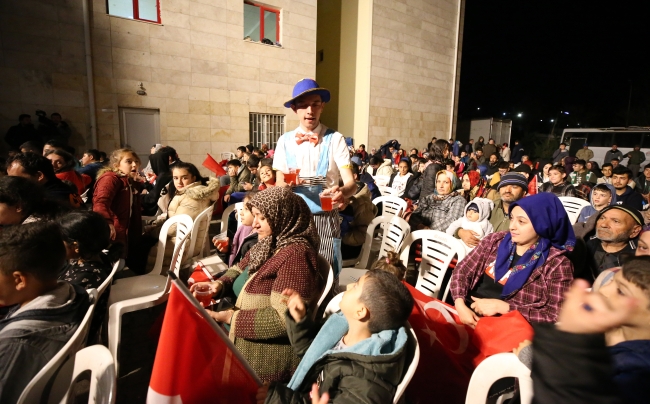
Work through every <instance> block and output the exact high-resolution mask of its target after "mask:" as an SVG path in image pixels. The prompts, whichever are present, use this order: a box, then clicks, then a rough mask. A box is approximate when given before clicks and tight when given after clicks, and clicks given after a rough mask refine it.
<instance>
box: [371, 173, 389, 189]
mask: <svg viewBox="0 0 650 404" xmlns="http://www.w3.org/2000/svg"><path fill="white" fill-rule="evenodd" d="M372 178H373V179H374V180H375V184H377V186H378V187H385V186H388V183H389V182H390V177H389V176H387V175H375V176H374V177H372Z"/></svg>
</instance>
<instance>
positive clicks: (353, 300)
mask: <svg viewBox="0 0 650 404" xmlns="http://www.w3.org/2000/svg"><path fill="white" fill-rule="evenodd" d="M283 295H285V296H288V302H287V306H288V310H287V313H286V316H285V320H286V323H287V331H288V335H289V339H290V340H291V345H292V346H293V348H294V350H295V352H296V353H297V354H298V355H299V356H302V360H301V361H300V364H299V365H298V368H297V369H296V372H295V373H294V375H293V377H292V378H291V381H290V382H289V384H288V385H285V384H279V383H276V384H272V385H270V386H268V385H265V386H262V387H260V389H259V391H258V393H257V400H258V403H260V402H262V401H263V402H265V403H293V402H301V403H302V402H309V400H310V392H311V390H312V384H313V383H318V385H319V391H320V394H324V393H326V392H327V393H329V396H330V400H333V401H334V402H336V401H337V400H341V401H344V402H354V403H390V402H392V401H393V396H394V394H395V390H396V387H397V385H398V384H399V383H400V381H401V379H402V376H403V374H404V370H405V367H406V366H408V364H407V363H406V348H407V341H408V334H407V333H408V331H407V330H406V328H405V327H404V322H405V321H406V320H407V319H408V317H409V315H410V314H411V310H412V309H413V298H412V297H411V294H410V293H409V291H408V289H407V288H406V286H404V285H403V284H402V283H401V282H400V280H399V279H397V278H396V277H395V276H394V275H393V274H391V273H388V272H384V271H369V272H368V273H367V274H365V275H364V276H362V277H361V278H360V279H359V280H358V281H357V282H356V283H355V284H353V286H352V287H350V288H348V290H347V291H346V292H345V293H344V294H343V299H342V300H341V305H340V306H341V311H340V312H338V313H335V314H333V315H331V316H330V317H329V318H328V319H327V321H326V322H325V324H324V325H323V327H322V329H321V332H318V331H317V328H316V325H315V323H314V321H313V320H312V316H311V313H309V312H308V310H307V307H306V306H305V303H304V302H303V300H302V299H301V298H300V295H298V293H296V292H295V291H293V290H290V289H287V290H285V291H283Z"/></svg>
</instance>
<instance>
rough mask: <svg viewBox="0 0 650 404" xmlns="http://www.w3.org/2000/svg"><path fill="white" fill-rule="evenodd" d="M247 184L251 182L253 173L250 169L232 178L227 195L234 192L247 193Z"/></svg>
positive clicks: (245, 169)
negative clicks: (245, 185) (245, 186)
mask: <svg viewBox="0 0 650 404" xmlns="http://www.w3.org/2000/svg"><path fill="white" fill-rule="evenodd" d="M245 182H251V172H250V170H249V169H248V167H244V168H243V169H242V170H241V171H239V172H238V173H237V175H231V176H230V186H229V187H228V190H227V191H226V195H230V194H232V193H233V192H246V190H245V189H244V183H245Z"/></svg>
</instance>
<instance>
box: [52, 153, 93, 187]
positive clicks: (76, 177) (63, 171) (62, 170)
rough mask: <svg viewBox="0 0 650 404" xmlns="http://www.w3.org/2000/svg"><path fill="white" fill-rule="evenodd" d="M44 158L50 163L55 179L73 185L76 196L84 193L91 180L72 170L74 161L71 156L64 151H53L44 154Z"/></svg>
mask: <svg viewBox="0 0 650 404" xmlns="http://www.w3.org/2000/svg"><path fill="white" fill-rule="evenodd" d="M45 158H47V159H48V160H50V161H51V162H52V167H54V173H55V174H56V178H58V179H60V180H61V181H69V182H71V183H73V184H74V186H75V187H76V188H75V189H76V190H77V194H78V195H82V194H83V193H84V192H85V191H86V187H87V186H88V185H90V182H91V179H90V177H89V176H87V175H86V174H79V173H78V172H76V171H75V170H74V165H75V161H74V156H73V155H72V154H70V153H68V152H67V151H65V150H61V149H53V150H50V151H48V152H47V153H46V154H45Z"/></svg>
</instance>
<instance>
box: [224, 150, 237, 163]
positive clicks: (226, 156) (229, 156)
mask: <svg viewBox="0 0 650 404" xmlns="http://www.w3.org/2000/svg"><path fill="white" fill-rule="evenodd" d="M234 158H235V153H232V152H223V153H221V160H228V161H230V160H232V159H234Z"/></svg>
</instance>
